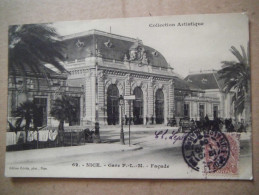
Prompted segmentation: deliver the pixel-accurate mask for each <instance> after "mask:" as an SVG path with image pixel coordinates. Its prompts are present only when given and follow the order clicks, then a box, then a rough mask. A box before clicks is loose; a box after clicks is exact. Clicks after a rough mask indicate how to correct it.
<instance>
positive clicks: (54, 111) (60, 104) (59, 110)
mask: <svg viewBox="0 0 259 195" xmlns="http://www.w3.org/2000/svg"><path fill="white" fill-rule="evenodd" d="M77 112H78V102H77V101H76V100H75V98H73V97H71V96H68V95H62V97H61V98H57V99H56V100H54V102H53V105H52V108H51V111H50V114H51V116H53V117H54V118H55V119H57V120H58V121H60V124H59V129H60V130H64V126H63V125H64V122H68V123H69V125H71V124H72V122H73V121H74V120H75V117H76V116H77Z"/></svg>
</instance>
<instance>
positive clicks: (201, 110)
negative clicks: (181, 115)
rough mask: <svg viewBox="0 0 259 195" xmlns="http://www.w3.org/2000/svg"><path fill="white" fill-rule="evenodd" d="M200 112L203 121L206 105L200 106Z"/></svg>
mask: <svg viewBox="0 0 259 195" xmlns="http://www.w3.org/2000/svg"><path fill="white" fill-rule="evenodd" d="M199 111H200V120H201V119H203V118H204V117H205V113H204V111H205V109H204V104H200V106H199Z"/></svg>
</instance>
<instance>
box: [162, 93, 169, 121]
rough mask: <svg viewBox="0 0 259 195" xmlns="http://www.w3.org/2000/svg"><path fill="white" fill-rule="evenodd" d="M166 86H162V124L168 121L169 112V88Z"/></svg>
mask: <svg viewBox="0 0 259 195" xmlns="http://www.w3.org/2000/svg"><path fill="white" fill-rule="evenodd" d="M167 89H168V88H164V89H163V93H164V124H165V125H167V123H168V114H169V110H168V109H169V101H168V100H169V93H168V92H169V90H167Z"/></svg>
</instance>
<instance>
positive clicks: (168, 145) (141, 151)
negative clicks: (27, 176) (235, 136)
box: [7, 126, 251, 168]
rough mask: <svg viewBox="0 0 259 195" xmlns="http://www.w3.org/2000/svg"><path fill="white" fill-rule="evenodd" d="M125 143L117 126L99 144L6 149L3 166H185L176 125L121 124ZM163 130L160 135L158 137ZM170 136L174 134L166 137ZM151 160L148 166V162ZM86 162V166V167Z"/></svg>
mask: <svg viewBox="0 0 259 195" xmlns="http://www.w3.org/2000/svg"><path fill="white" fill-rule="evenodd" d="M124 130H125V145H121V144H120V127H119V126H116V127H112V128H106V129H105V130H103V131H101V132H102V133H101V140H103V141H102V143H100V144H95V143H88V144H86V145H81V146H73V147H58V148H44V149H35V150H29V151H26V150H25V151H16V152H7V157H8V158H7V159H8V161H7V165H19V166H21V165H24V166H25V165H33V166H37V165H45V166H72V164H74V163H76V164H88V165H89V164H90V165H91V164H92V165H91V166H95V164H98V166H110V167H114V166H122V165H123V164H124V163H127V165H129V166H130V164H132V166H133V165H136V164H141V165H142V166H144V165H148V166H153V167H155V166H157V165H161V166H166V165H173V166H175V167H179V168H180V167H182V166H187V164H186V163H185V162H184V158H183V154H182V141H183V138H184V136H186V133H176V132H177V130H178V127H167V126H156V127H153V126H149V127H144V126H135V127H133V129H131V145H128V144H129V132H128V128H127V127H125V128H124ZM159 132H163V134H164V136H163V138H162V136H161V135H162V134H159ZM170 135H174V136H173V137H171V138H170ZM250 136H251V134H250V133H249V132H248V133H241V141H240V156H239V158H240V161H239V162H240V164H239V166H241V167H243V166H245V165H246V164H247V163H248V162H250V159H251V148H250V144H249V140H250ZM150 162H152V165H151V164H150ZM90 165H89V166H90Z"/></svg>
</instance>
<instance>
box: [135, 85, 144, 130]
mask: <svg viewBox="0 0 259 195" xmlns="http://www.w3.org/2000/svg"><path fill="white" fill-rule="evenodd" d="M133 94H134V95H135V98H136V99H135V100H134V101H133V121H134V124H135V125H139V124H143V92H142V89H141V88H140V87H136V88H135V89H134V91H133Z"/></svg>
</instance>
